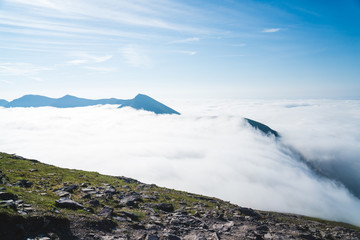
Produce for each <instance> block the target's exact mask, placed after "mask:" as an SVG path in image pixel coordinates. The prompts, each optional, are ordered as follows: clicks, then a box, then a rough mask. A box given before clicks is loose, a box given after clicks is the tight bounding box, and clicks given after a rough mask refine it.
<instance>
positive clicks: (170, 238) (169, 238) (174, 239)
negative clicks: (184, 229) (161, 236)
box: [167, 234, 181, 240]
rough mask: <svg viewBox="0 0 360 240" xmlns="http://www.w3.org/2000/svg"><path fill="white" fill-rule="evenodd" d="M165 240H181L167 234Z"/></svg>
mask: <svg viewBox="0 0 360 240" xmlns="http://www.w3.org/2000/svg"><path fill="white" fill-rule="evenodd" d="M167 239H168V240H181V238H179V237H178V236H176V235H173V234H169V235H168V236H167Z"/></svg>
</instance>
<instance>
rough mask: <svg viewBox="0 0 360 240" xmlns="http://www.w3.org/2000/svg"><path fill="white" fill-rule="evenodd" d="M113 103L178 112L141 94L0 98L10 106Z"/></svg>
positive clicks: (73, 105) (57, 106)
mask: <svg viewBox="0 0 360 240" xmlns="http://www.w3.org/2000/svg"><path fill="white" fill-rule="evenodd" d="M99 104H101V105H104V104H115V105H121V106H120V108H121V107H132V108H135V109H143V110H146V111H151V112H154V113H156V114H180V113H178V112H176V111H175V110H173V109H171V108H169V107H167V106H165V105H164V104H162V103H160V102H158V101H156V100H155V99H153V98H151V97H148V96H146V95H143V94H138V95H137V96H136V97H135V98H133V99H125V100H124V99H117V98H107V99H96V100H93V99H86V98H78V97H75V96H71V95H66V96H64V97H61V98H49V97H45V96H40V95H25V96H23V97H21V98H18V99H15V100H13V101H11V102H8V101H6V100H0V106H3V107H7V108H11V107H56V108H73V107H86V106H93V105H99Z"/></svg>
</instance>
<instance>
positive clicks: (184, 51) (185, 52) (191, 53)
mask: <svg viewBox="0 0 360 240" xmlns="http://www.w3.org/2000/svg"><path fill="white" fill-rule="evenodd" d="M176 52H178V53H183V54H187V55H190V56H193V55H196V54H197V52H196V51H186V50H180V51H176Z"/></svg>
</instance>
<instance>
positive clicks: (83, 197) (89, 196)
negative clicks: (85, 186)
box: [81, 194, 91, 199]
mask: <svg viewBox="0 0 360 240" xmlns="http://www.w3.org/2000/svg"><path fill="white" fill-rule="evenodd" d="M81 198H82V199H91V194H85V195H84V196H82V197H81Z"/></svg>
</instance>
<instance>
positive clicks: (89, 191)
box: [81, 187, 96, 194]
mask: <svg viewBox="0 0 360 240" xmlns="http://www.w3.org/2000/svg"><path fill="white" fill-rule="evenodd" d="M81 191H83V192H84V193H89V194H95V193H96V191H95V188H92V187H87V188H82V189H81Z"/></svg>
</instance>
